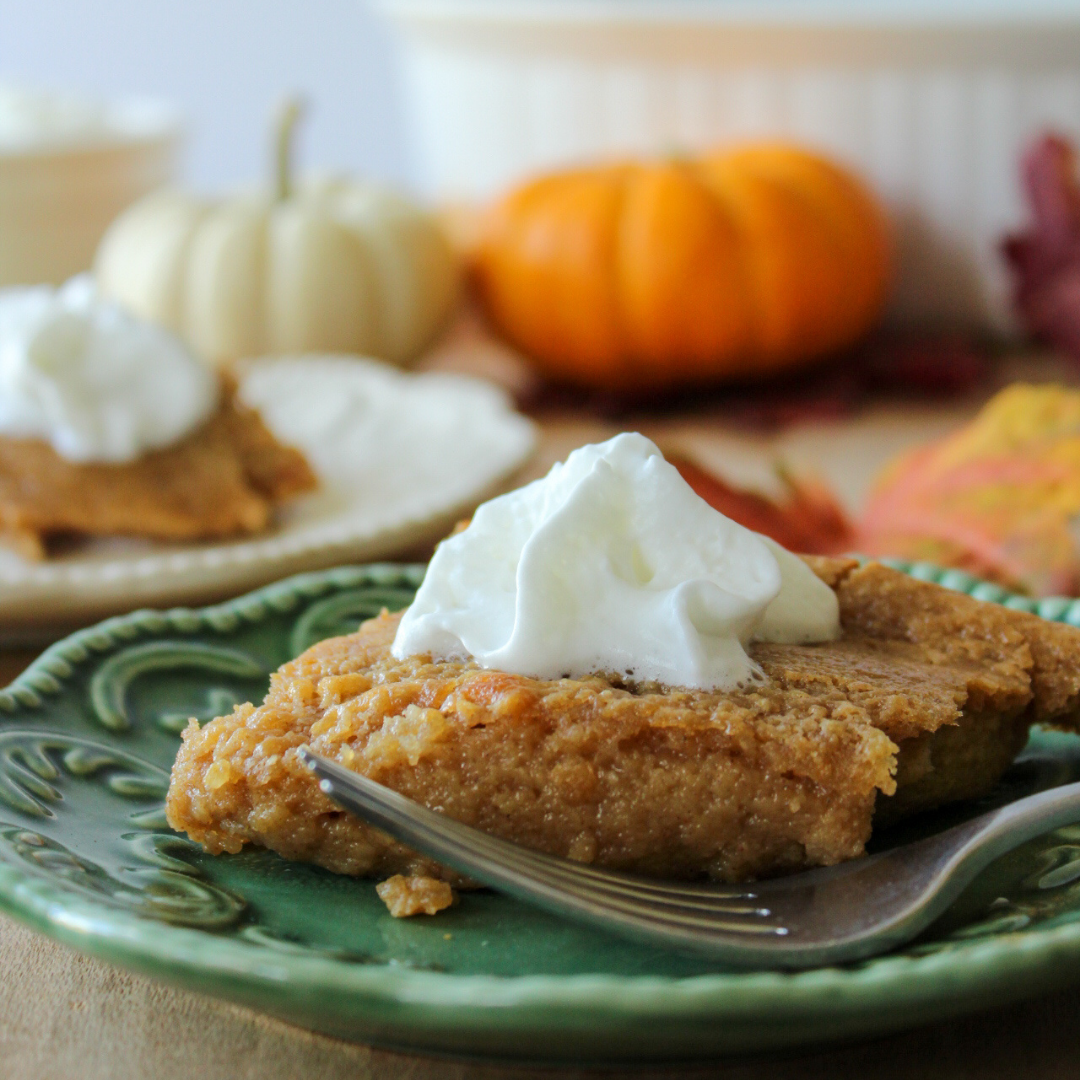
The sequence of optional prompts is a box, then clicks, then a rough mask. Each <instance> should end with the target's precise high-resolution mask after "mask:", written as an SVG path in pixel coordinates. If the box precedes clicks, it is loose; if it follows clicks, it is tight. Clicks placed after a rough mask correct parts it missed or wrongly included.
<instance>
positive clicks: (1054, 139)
mask: <svg viewBox="0 0 1080 1080" xmlns="http://www.w3.org/2000/svg"><path fill="white" fill-rule="evenodd" d="M1021 168H1022V174H1023V180H1024V188H1025V192H1026V195H1027V201H1028V205H1029V207H1030V209H1031V212H1032V216H1033V218H1034V220H1033V222H1032V224H1031V226H1030V227H1029V228H1028V230H1027V231H1026V232H1024V233H1019V234H1017V235H1014V236H1009V237H1007V238H1006V239H1005V241H1004V243H1003V244H1002V250H1003V252H1004V254H1005V258H1006V259H1007V260H1008V262H1009V265H1010V267H1011V268H1012V271H1013V286H1014V288H1013V302H1014V306H1015V308H1016V312H1017V314H1018V315H1019V317H1020V319H1021V320H1022V322H1023V323H1024V326H1025V327H1026V328H1027V330H1028V331H1029V332H1030V333H1031V334H1033V335H1034V336H1035V337H1037V338H1039V339H1041V340H1043V341H1046V342H1048V343H1050V344H1052V345H1056V346H1057V347H1058V348H1060V349H1063V350H1065V351H1066V352H1068V353H1069V354H1070V355H1072V356H1074V357H1077V358H1078V359H1080V183H1078V181H1077V175H1076V154H1075V150H1074V149H1073V146H1072V144H1071V143H1069V142H1068V140H1066V139H1064V138H1062V137H1061V136H1060V135H1053V134H1048V135H1044V136H1043V137H1042V138H1041V139H1039V140H1038V142H1036V143H1035V144H1034V145H1033V146H1032V147H1031V148H1030V149H1029V150H1028V152H1027V153H1026V154H1025V155H1024V158H1023V162H1022V166H1021Z"/></svg>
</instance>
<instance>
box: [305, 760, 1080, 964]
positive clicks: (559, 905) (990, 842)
mask: <svg viewBox="0 0 1080 1080" xmlns="http://www.w3.org/2000/svg"><path fill="white" fill-rule="evenodd" d="M300 755H301V757H302V758H303V760H304V761H305V762H306V763H307V764H308V766H309V767H310V768H311V770H312V771H313V772H314V773H315V775H316V776H317V777H318V778H319V786H320V787H321V788H322V790H323V791H324V792H325V793H326V794H327V795H329V796H330V798H332V799H333V800H334V801H335V802H337V803H338V804H339V805H340V806H342V807H344V808H345V809H346V810H350V811H352V812H353V813H354V814H357V815H358V816H359V817H361V818H362V819H363V820H364V821H366V822H368V824H370V825H374V826H375V827H376V828H379V829H381V830H382V831H383V832H385V833H388V834H389V835H390V836H392V837H394V838H395V839H397V840H400V841H402V842H403V843H405V844H408V845H409V846H410V847H413V848H416V849H417V850H418V851H422V852H424V853H425V854H426V855H430V856H431V857H432V858H433V859H436V860H438V861H439V862H440V863H443V864H445V865H446V866H451V867H453V868H454V869H455V870H459V871H460V872H461V873H463V874H467V875H468V876H469V877H470V878H473V879H474V880H476V881H479V882H483V884H485V885H490V886H491V887H492V888H493V889H498V890H499V891H500V892H504V893H508V894H509V895H511V896H515V897H517V898H518V899H520V900H524V901H526V902H528V903H530V904H535V905H536V906H537V907H541V908H544V909H545V910H547V911H550V912H554V913H555V914H557V915H564V916H567V917H568V918H571V919H576V920H579V921H581V922H586V923H591V924H593V925H595V926H599V927H602V928H603V929H604V930H608V931H611V932H613V933H617V934H621V935H623V936H625V937H630V938H635V939H637V940H639V941H645V942H650V943H652V944H659V945H666V946H669V947H674V948H677V949H680V950H682V951H689V952H693V953H697V954H698V955H701V956H706V957H708V958H710V959H712V960H716V961H720V962H721V963H723V964H726V965H731V966H737V967H758V968H805V967H816V966H818V965H821V964H835V963H841V962H845V961H851V960H860V959H863V958H864V957H867V956H873V955H874V954H876V953H881V952H886V951H888V950H889V949H893V948H896V947H897V946H898V945H902V944H903V943H904V942H906V941H910V940H911V939H912V938H913V937H915V936H916V935H917V934H918V933H919V932H920V931H922V930H924V929H926V927H928V926H929V925H930V924H931V923H932V922H933V921H934V920H935V919H936V918H937V917H938V916H939V915H941V914H942V912H943V911H944V910H945V909H946V908H947V907H948V906H949V904H950V903H952V901H953V900H955V899H956V897H957V896H958V895H959V894H960V892H961V890H963V888H964V886H966V885H967V884H969V883H970V882H971V880H972V879H973V878H974V877H975V876H976V874H978V873H979V871H980V870H982V869H983V868H984V867H985V866H986V865H987V864H988V863H990V862H991V861H993V860H994V859H995V858H997V857H998V856H999V855H1002V854H1004V853H1005V852H1006V851H1009V850H1011V849H1012V848H1014V847H1017V846H1018V845H1019V844H1022V843H1023V842H1024V841H1025V840H1030V839H1032V838H1033V837H1036V836H1039V835H1040V834H1042V833H1044V832H1049V831H1050V830H1052V829H1056V828H1060V827H1061V826H1063V825H1068V824H1071V823H1073V822H1075V821H1077V820H1080V782H1078V783H1073V784H1066V785H1064V786H1062V787H1057V788H1052V789H1051V790H1049V791H1041V792H1038V793H1037V794H1035V795H1029V796H1027V798H1024V799H1019V800H1017V801H1016V802H1013V803H1009V804H1008V805H1007V806H1002V807H1000V808H999V809H997V810H991V811H990V812H989V813H986V814H983V815H982V816H980V817H977V818H973V819H972V820H970V821H965V822H964V823H963V824H961V825H956V826H954V827H953V828H951V829H947V830H945V831H944V832H941V833H938V834H937V835H936V836H931V837H929V838H928V839H926V840H919V841H916V842H915V843H912V844H906V845H904V846H903V847H898V848H895V849H894V850H892V851H887V852H882V853H881V854H878V855H868V856H865V857H863V858H859V859H853V860H852V861H850V862H846V863H841V864H840V865H839V866H833V867H828V868H825V869H820V870H809V871H806V872H804V873H800V874H792V875H790V876H788V877H782V878H773V879H771V880H768V881H760V882H755V883H754V884H753V885H751V886H749V887H743V886H723V885H694V884H681V883H677V882H662V881H656V880H651V879H649V878H641V877H634V876H632V875H630V874H621V873H615V872H613V871H610V870H598V869H596V868H594V867H591V866H585V865H583V864H581V863H576V862H571V861H569V860H567V859H559V858H555V857H553V856H551V855H545V854H542V853H540V852H537V851H530V850H529V849H527V848H523V847H519V846H518V845H517V844H512V843H509V842H508V841H506V840H502V839H500V838H499V837H496V836H490V835H488V834H487V833H484V832H481V831H480V830H479V829H474V828H472V827H471V826H469V825H463V824H461V822H459V821H454V820H453V819H452V818H449V817H447V816H445V815H444V814H439V813H435V812H434V811H431V810H428V809H427V808H426V807H423V806H420V805H419V804H418V803H415V802H413V801H412V800H410V799H406V798H405V797H404V796H402V795H399V794H398V793H397V792H396V791H391V790H390V789H389V788H386V787H383V786H382V785H381V784H377V783H375V782H374V781H373V780H369V779H368V778H367V777H365V776H361V775H359V774H358V773H354V772H352V771H351V770H349V769H345V768H343V767H342V766H341V765H338V764H336V763H335V762H333V761H330V760H328V759H327V758H325V757H322V756H320V755H319V754H316V753H314V752H312V751H311V750H310V749H308V748H306V747H305V748H303V749H301V751H300Z"/></svg>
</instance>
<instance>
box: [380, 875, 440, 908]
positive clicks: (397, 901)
mask: <svg viewBox="0 0 1080 1080" xmlns="http://www.w3.org/2000/svg"><path fill="white" fill-rule="evenodd" d="M375 891H376V892H377V893H378V894H379V899H380V900H382V902H383V903H384V904H385V905H386V908H387V910H388V911H389V912H390V914H391V915H393V916H394V918H395V919H407V918H409V917H410V916H411V915H434V914H436V913H437V912H439V911H442V910H443V909H444V908H448V907H450V905H451V904H453V902H454V890H453V889H452V888H451V887H450V886H449V885H448V884H447V883H446V882H445V881H439V880H438V879H436V878H431V877H422V876H419V875H417V876H411V877H405V875H404V874H395V875H394V876H393V877H390V878H387V879H386V880H385V881H380V882H379V884H378V885H376V886H375Z"/></svg>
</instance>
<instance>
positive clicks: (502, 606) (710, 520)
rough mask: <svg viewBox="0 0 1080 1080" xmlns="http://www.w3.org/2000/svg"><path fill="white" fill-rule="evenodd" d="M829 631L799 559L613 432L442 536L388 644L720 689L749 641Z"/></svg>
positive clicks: (528, 671)
mask: <svg viewBox="0 0 1080 1080" xmlns="http://www.w3.org/2000/svg"><path fill="white" fill-rule="evenodd" d="M839 634H840V619H839V610H838V606H837V601H836V596H835V594H834V593H833V591H832V589H830V588H829V587H828V586H827V585H826V584H825V583H824V582H822V581H821V580H820V579H819V578H818V577H817V576H816V575H815V574H814V573H813V571H812V570H810V568H809V567H808V566H807V565H806V564H805V563H804V562H803V561H802V560H801V559H799V558H798V557H797V556H795V555H792V554H791V553H790V552H788V551H786V550H785V549H784V548H782V547H780V545H779V544H777V543H775V542H774V541H772V540H770V539H769V538H767V537H764V536H761V535H759V534H758V533H754V532H751V531H750V530H749V529H746V528H744V527H743V526H741V525H739V524H737V523H736V522H734V521H732V520H731V519H730V518H727V517H725V516H724V515H723V514H721V513H719V512H718V511H716V510H714V509H713V508H712V507H711V506H709V504H708V503H706V502H705V500H704V499H702V498H700V497H699V496H698V495H697V494H696V493H695V492H694V491H693V490H692V489H691V487H690V485H689V484H687V483H686V481H685V480H683V478H682V477H681V476H680V475H679V472H678V470H677V469H676V468H675V467H674V466H673V465H670V464H669V463H668V462H667V461H665V460H664V457H663V455H662V454H661V453H660V451H659V449H658V448H657V447H656V446H655V445H654V444H653V443H652V442H650V441H649V440H648V439H646V438H645V437H644V436H643V435H637V434H626V435H618V436H616V437H615V438H614V439H610V440H609V441H608V442H605V443H600V444H599V445H593V446H585V447H582V448H581V449H580V450H575V451H574V452H573V453H572V454H571V455H570V456H569V457H568V458H567V460H566V462H565V463H564V464H559V465H555V466H554V467H553V468H552V470H551V471H550V472H549V473H548V475H547V476H546V477H544V479H542V480H537V481H535V482H534V483H531V484H529V485H527V486H526V487H523V488H520V489H518V490H517V491H512V492H510V493H509V494H506V495H502V496H500V497H499V498H496V499H492V500H491V501H490V502H487V503H484V505H482V506H481V507H480V508H479V509H478V510H477V511H476V514H475V515H474V516H473V519H472V521H471V523H470V524H469V526H468V528H466V529H464V530H463V531H462V532H460V533H458V534H456V535H454V536H451V537H449V538H448V539H446V540H444V541H443V542H442V543H441V544H440V545H439V548H438V550H437V551H436V552H435V556H434V558H433V559H432V560H431V565H430V566H429V567H428V571H427V574H426V576H425V577H424V581H423V584H422V585H421V586H420V589H419V591H418V592H417V594H416V599H415V601H414V602H413V604H412V606H411V607H409V608H408V610H407V611H406V612H405V614H404V615H403V616H402V619H401V623H400V625H399V627H398V631H397V636H396V637H395V639H394V643H393V647H392V651H393V654H394V656H395V657H397V658H398V659H403V658H405V657H406V656H414V655H422V654H429V655H431V656H432V657H434V658H436V659H466V658H469V657H472V658H474V659H475V660H476V661H477V662H478V663H480V664H481V665H482V666H483V667H486V668H495V669H498V670H500V671H508V672H513V673H516V674H520V675H531V676H534V677H537V678H546V679H555V678H560V677H564V676H572V677H582V676H585V675H589V674H594V673H604V674H609V675H611V674H614V675H617V676H619V677H620V678H623V679H626V680H627V681H632V682H636V683H653V682H655V683H660V684H662V685H665V686H670V687H693V688H698V689H703V690H733V689H735V688H736V687H739V686H742V685H746V684H748V683H751V682H754V681H757V680H758V679H759V678H760V677H761V673H760V670H759V669H758V668H757V666H756V665H755V664H754V662H753V661H752V660H751V658H750V656H749V655H748V653H747V646H748V645H749V644H750V642H752V641H772V642H782V643H787V644H808V643H811V642H820V641H829V640H832V639H835V638H837V637H838V636H839Z"/></svg>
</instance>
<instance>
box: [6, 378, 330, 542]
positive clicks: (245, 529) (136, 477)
mask: <svg viewBox="0 0 1080 1080" xmlns="http://www.w3.org/2000/svg"><path fill="white" fill-rule="evenodd" d="M316 483H317V481H316V478H315V474H314V473H313V472H312V470H311V468H310V466H309V465H308V463H307V461H306V460H305V459H304V456H303V455H302V454H301V453H300V452H299V451H298V450H294V449H293V448H292V447H289V446H283V445H282V444H281V443H279V442H278V441H277V440H276V439H275V438H274V436H273V435H272V434H271V432H270V431H269V429H268V428H267V427H266V425H265V424H264V423H263V422H262V420H261V418H260V417H259V414H258V413H257V412H255V411H253V410H251V409H248V408H246V407H245V406H243V405H242V404H241V403H240V402H238V401H237V400H236V396H235V394H234V393H233V392H232V390H231V388H226V391H225V393H224V394H223V397H222V403H221V405H220V407H219V409H218V411H217V412H216V413H215V414H214V415H213V416H212V417H211V418H210V419H209V420H208V421H207V422H206V423H205V424H203V425H202V426H201V427H199V428H198V429H196V430H195V431H194V432H193V433H191V434H190V435H188V436H187V437H186V438H184V439H182V440H181V441H179V442H177V443H174V444H173V445H170V446H167V447H164V448H162V449H160V450H154V451H151V452H150V453H147V454H144V455H142V456H141V457H139V458H137V459H136V460H135V461H131V462H126V463H123V464H111V463H99V462H86V463H81V462H74V461H69V460H68V459H66V458H63V457H61V456H60V455H59V454H58V453H57V452H56V451H55V450H54V449H53V448H52V447H51V446H49V444H48V443H46V442H44V441H42V440H39V439H15V438H10V437H6V436H0V539H3V541H4V542H6V543H7V544H8V545H9V546H12V547H14V548H15V549H16V550H17V551H19V552H20V553H21V554H23V555H24V556H27V557H29V558H36V559H40V558H43V557H45V555H46V554H47V551H48V545H49V541H50V540H52V539H53V538H57V537H60V536H65V535H73V534H74V535H83V536H117V535H119V536H136V537H146V538H149V539H153V540H166V541H170V540H171V541H193V540H216V539H224V538H228V537H236V536H244V535H250V534H253V533H258V532H262V531H264V530H265V529H267V528H268V527H269V525H270V523H271V519H272V516H273V512H274V508H275V506H277V505H278V504H279V503H281V502H283V501H284V500H286V499H288V498H290V497H292V496H294V495H298V494H300V493H302V492H305V491H309V490H311V489H312V488H314V487H315V486H316Z"/></svg>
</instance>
